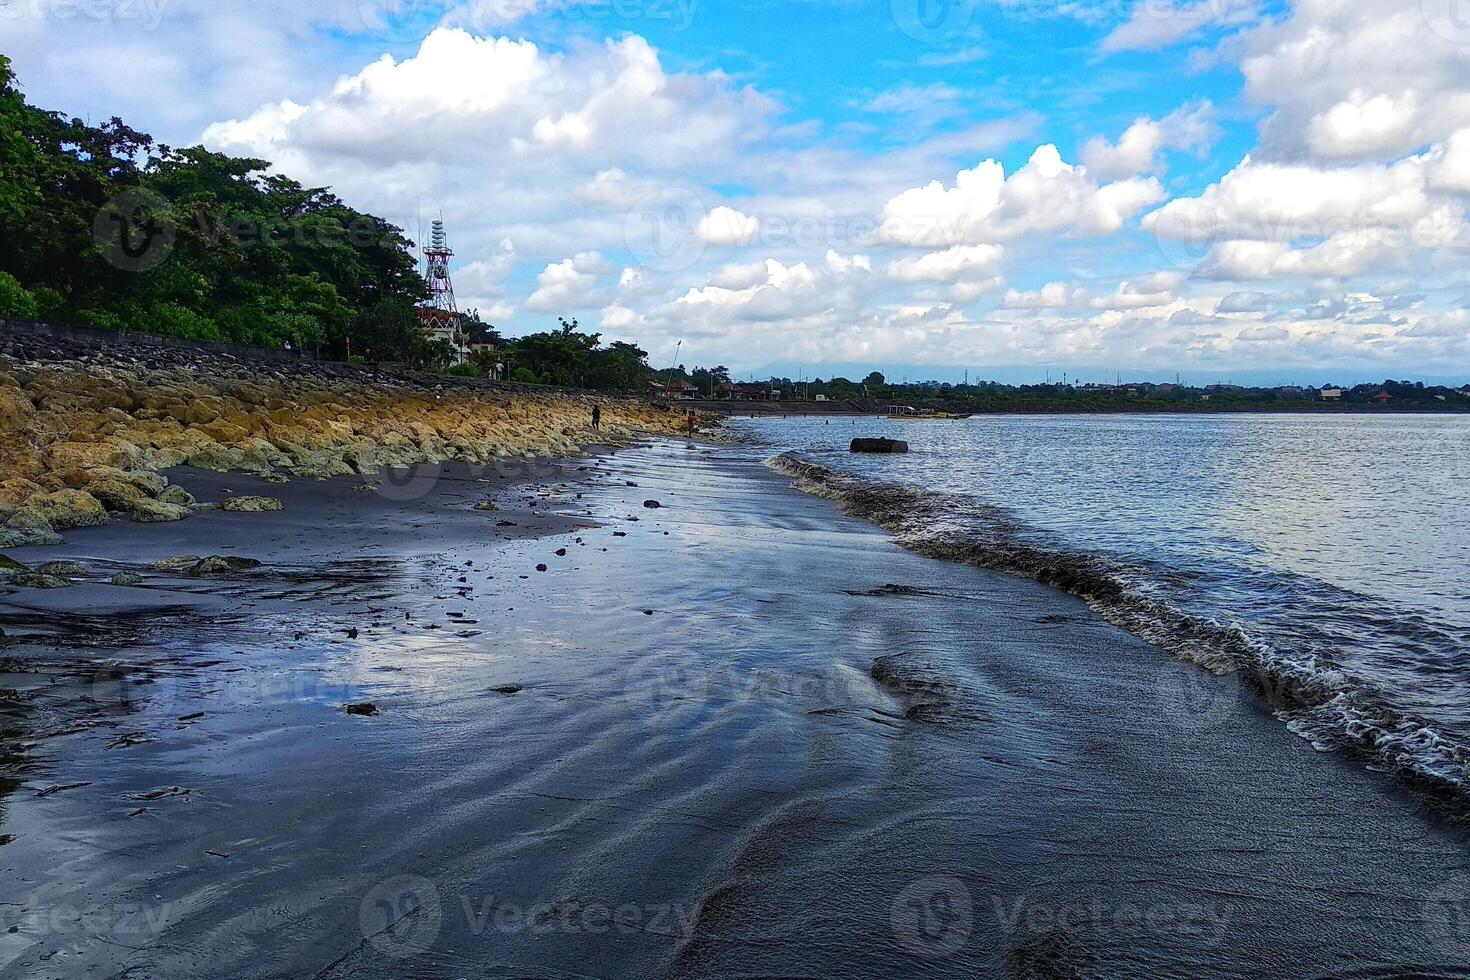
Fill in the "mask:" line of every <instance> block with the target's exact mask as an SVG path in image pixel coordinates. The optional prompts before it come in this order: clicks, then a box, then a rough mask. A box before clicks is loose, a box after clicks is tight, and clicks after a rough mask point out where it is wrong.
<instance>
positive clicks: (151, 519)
mask: <svg viewBox="0 0 1470 980" xmlns="http://www.w3.org/2000/svg"><path fill="white" fill-rule="evenodd" d="M131 513H132V515H133V520H134V521H137V522H138V523H139V524H167V523H169V522H171V521H182V520H183V519H184V518H186V517H189V516H190V515H192V514H193V513H194V510H193V508H191V507H188V506H186V505H184V504H174V503H169V502H168V501H166V500H150V499H148V498H147V497H144V498H143V499H142V500H138V501H134V503H133V506H132V511H131Z"/></svg>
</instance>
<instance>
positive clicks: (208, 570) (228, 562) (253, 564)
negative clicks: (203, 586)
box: [189, 555, 260, 577]
mask: <svg viewBox="0 0 1470 980" xmlns="http://www.w3.org/2000/svg"><path fill="white" fill-rule="evenodd" d="M259 567H260V562H258V561H256V560H255V559H254V558H232V557H226V556H223V555H211V556H210V557H208V558H205V559H203V560H202V561H200V562H199V563H198V564H196V565H195V566H194V567H193V568H190V569H189V574H190V575H193V576H196V577H199V576H205V575H228V574H229V573H230V572H241V571H245V570H246V569H251V568H259Z"/></svg>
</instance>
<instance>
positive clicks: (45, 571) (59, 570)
mask: <svg viewBox="0 0 1470 980" xmlns="http://www.w3.org/2000/svg"><path fill="white" fill-rule="evenodd" d="M35 571H36V572H38V573H39V574H41V575H61V576H68V575H85V574H87V566H86V565H83V564H82V563H81V562H79V561H48V562H47V563H46V564H44V565H37V566H36V568H35Z"/></svg>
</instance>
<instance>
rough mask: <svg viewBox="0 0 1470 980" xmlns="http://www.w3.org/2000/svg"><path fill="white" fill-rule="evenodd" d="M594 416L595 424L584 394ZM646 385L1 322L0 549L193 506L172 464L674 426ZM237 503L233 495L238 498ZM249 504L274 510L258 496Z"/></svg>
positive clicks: (267, 471) (678, 422)
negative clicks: (121, 339) (68, 332)
mask: <svg viewBox="0 0 1470 980" xmlns="http://www.w3.org/2000/svg"><path fill="white" fill-rule="evenodd" d="M594 403H596V404H599V405H601V407H602V428H601V430H600V431H594V430H593V429H592V427H591V415H592V406H593V404H594ZM684 423H685V416H684V414H683V412H682V410H674V409H670V408H668V407H666V406H662V405H658V404H655V403H651V402H648V401H644V400H640V399H629V398H616V397H609V396H606V395H602V394H594V393H590V392H579V391H568V390H562V389H544V388H535V387H531V386H524V385H508V384H497V383H493V382H486V381H476V380H472V379H462V378H446V377H440V376H435V375H425V374H418V373H413V372H407V371H387V370H379V369H374V368H364V367H354V366H350V365H342V364H327V363H321V362H316V361H307V360H303V361H299V362H292V361H284V362H283V361H276V360H271V361H265V360H260V361H257V360H251V359H245V358H239V357H235V356H231V355H228V354H222V353H218V352H211V351H203V350H193V349H187V348H161V347H156V346H143V345H128V344H121V345H107V346H99V345H97V344H95V343H88V342H83V341H78V340H75V339H68V338H58V337H51V336H34V337H28V336H25V335H22V334H16V333H9V334H4V335H0V548H5V547H20V546H26V545H39V544H54V543H56V542H58V541H59V540H60V539H59V536H58V532H61V531H65V530H68V529H70V528H76V527H88V526H95V525H99V524H103V523H106V522H107V521H109V520H112V519H116V518H118V517H120V516H121V517H125V518H130V519H132V520H136V521H142V522H153V521H174V520H180V519H183V518H185V517H188V516H189V515H190V514H191V513H193V512H194V510H195V509H197V508H199V507H201V506H219V505H218V504H214V505H201V504H199V503H198V502H197V501H195V500H194V499H193V498H192V497H191V496H190V495H189V494H188V493H187V492H185V491H184V490H183V489H182V488H179V487H176V486H170V485H169V483H168V480H167V479H166V478H165V477H164V476H163V475H162V472H161V471H165V470H167V469H169V468H170V467H174V466H182V465H188V466H196V467H202V468H205V469H211V470H220V471H236V470H238V471H245V472H252V473H258V474H261V475H263V476H266V478H267V479H269V480H273V481H276V482H284V481H285V480H287V479H290V478H291V477H302V478H324V477H330V476H343V475H349V474H363V475H370V474H373V473H375V472H378V471H380V470H381V469H383V468H384V467H401V466H409V465H412V464H416V463H438V462H444V461H447V460H464V461H468V462H472V463H478V464H490V463H493V462H495V461H496V460H503V459H507V458H512V457H542V456H567V455H572V454H575V453H577V452H579V451H580V450H581V449H582V448H583V447H585V446H588V445H590V444H594V443H596V444H609V443H614V444H615V443H619V442H625V441H628V440H631V439H635V438H638V437H640V436H646V435H650V434H674V433H677V432H680V431H682V429H683V426H684ZM238 503H239V502H237V504H238ZM249 504H250V506H249V507H248V508H246V507H244V506H243V505H242V506H238V507H237V509H257V510H258V509H270V508H271V507H272V504H273V502H268V499H267V498H259V499H257V500H256V501H252V502H249Z"/></svg>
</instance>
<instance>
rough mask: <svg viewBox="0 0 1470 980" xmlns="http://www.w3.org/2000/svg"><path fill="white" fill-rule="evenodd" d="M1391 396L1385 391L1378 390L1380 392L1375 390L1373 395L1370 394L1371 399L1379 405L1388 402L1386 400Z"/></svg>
mask: <svg viewBox="0 0 1470 980" xmlns="http://www.w3.org/2000/svg"><path fill="white" fill-rule="evenodd" d="M1392 397H1393V396H1392V395H1390V394H1389V393H1388V392H1386V391H1380V392H1377V393H1376V394H1374V395H1372V396H1371V398H1372V399H1373V401H1375V402H1377V403H1378V404H1380V405H1384V404H1387V403H1388V400H1389V399H1390V398H1392Z"/></svg>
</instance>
